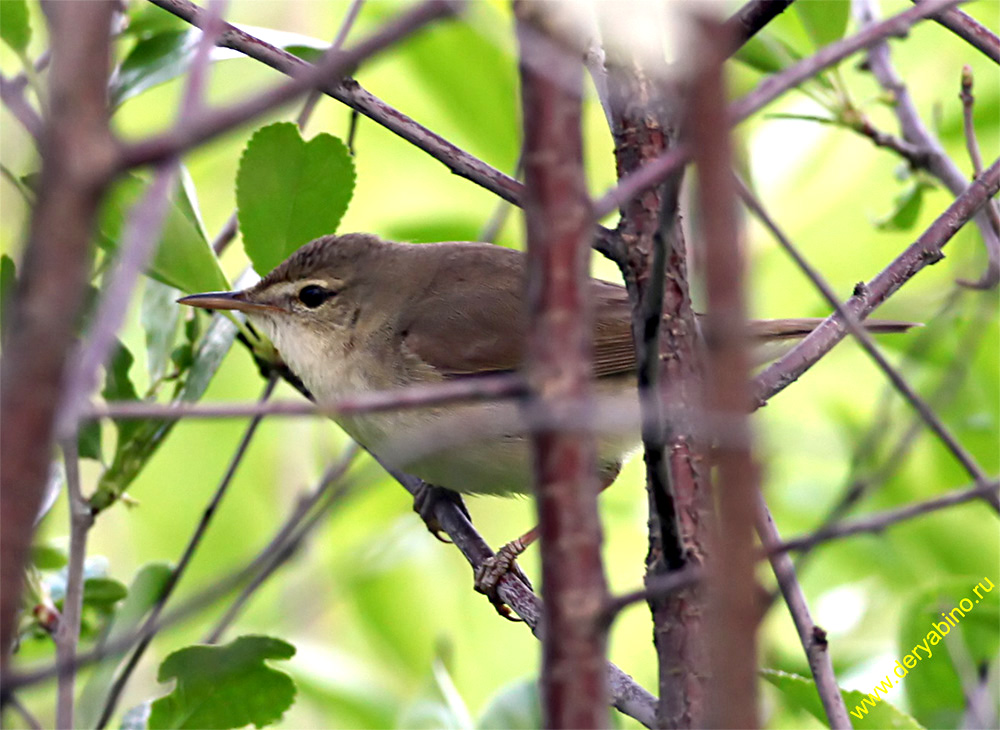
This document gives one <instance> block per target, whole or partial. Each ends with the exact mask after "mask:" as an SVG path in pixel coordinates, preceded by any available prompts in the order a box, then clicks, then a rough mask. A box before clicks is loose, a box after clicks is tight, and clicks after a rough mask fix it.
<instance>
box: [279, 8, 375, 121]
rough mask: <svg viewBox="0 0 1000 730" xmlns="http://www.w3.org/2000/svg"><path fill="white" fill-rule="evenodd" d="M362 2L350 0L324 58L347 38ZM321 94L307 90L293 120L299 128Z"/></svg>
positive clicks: (338, 48) (332, 52) (335, 51)
mask: <svg viewBox="0 0 1000 730" xmlns="http://www.w3.org/2000/svg"><path fill="white" fill-rule="evenodd" d="M364 4H365V0H352V2H351V4H350V6H348V8H347V12H346V13H345V14H344V19H343V21H341V23H340V28H338V29H337V35H336V36H334V38H333V42H332V43H331V44H330V47H329V48H327V49H326V51H324V53H323V58H324V59H325V58H328V57H330V56H332V55H334V54H335V53H337V52H339V51H340V49H341V48H342V47H343V45H344V41H346V40H347V35H348V34H349V33H350V32H351V28H353V27H354V21H356V20H357V19H358V14H359V13H360V12H361V7H362V6H363V5H364ZM322 95H323V92H322V91H320V90H319V89H313V90H312V91H310V92H309V96H307V97H306V101H305V103H304V104H303V105H302V111H300V112H299V116H298V118H297V119H296V120H295V123H296V124H297V125H298V126H299V129H305V128H306V124H307V123H308V122H309V117H311V116H312V113H313V109H315V108H316V104H317V102H319V98H320V97H321V96H322Z"/></svg>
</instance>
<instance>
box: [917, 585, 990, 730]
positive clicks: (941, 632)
mask: <svg viewBox="0 0 1000 730" xmlns="http://www.w3.org/2000/svg"><path fill="white" fill-rule="evenodd" d="M996 582H997V576H996V575H993V576H987V577H982V576H980V577H975V576H971V577H966V578H954V579H949V580H947V581H945V582H943V583H941V584H940V585H936V586H933V587H930V588H927V589H925V590H923V591H921V592H920V593H918V594H916V595H915V596H913V597H912V598H911V599H910V600H909V601H908V603H907V605H906V607H905V609H904V611H903V617H902V620H901V622H900V627H899V655H900V657H901V658H905V656H906V655H912V656H914V660H913V661H915V662H916V666H914V667H912V668H911V669H909V671H908V673H907V674H906V679H905V680H904V681H903V682H902V684H903V688H904V691H905V692H906V697H907V699H908V700H909V702H910V707H911V708H912V710H913V714H914V716H915V717H917V718H918V719H919V720H920V722H922V723H923V724H924V725H926V726H928V727H941V728H944V727H958V726H959V723H960V722H961V720H962V716H963V714H964V712H965V708H966V701H965V696H964V694H963V691H962V682H961V679H960V678H959V675H958V672H957V671H956V669H955V665H954V663H953V661H952V656H953V654H954V653H955V649H954V643H955V642H957V643H958V644H959V645H960V649H959V653H960V654H963V655H965V656H968V657H969V658H970V659H971V660H972V663H973V665H974V666H976V667H980V666H988V665H989V663H990V661H992V660H993V658H994V657H995V656H996V652H997V649H998V642H1000V636H998V633H997V626H998V625H1000V591H998V590H996V585H995V583H996ZM991 584H992V585H994V590H992V591H988V590H986V589H987V587H988V586H990V585H991ZM980 585H981V586H982V587H980ZM975 588H979V595H978V596H977V595H976V593H975V592H974V589H975ZM980 596H981V597H982V598H980ZM963 599H964V600H966V601H968V603H966V604H965V605H966V606H967V607H968V606H971V608H970V609H969V610H968V611H963V610H962V608H961V607H960V606H959V604H960V602H962V601H963ZM956 607H958V612H957V613H955V614H954V618H953V619H952V621H954V623H957V626H951V623H952V622H951V621H948V619H947V618H946V617H944V616H942V615H941V613H942V612H945V613H948V614H950V613H951V612H952V610H953V609H955V608H956ZM963 613H964V614H965V615H964V616H962V615H961V614H963ZM935 633H936V634H937V636H940V637H941V638H940V639H938V638H937V636H934V635H933V634H935ZM935 640H937V641H938V643H937V644H934V643H933V642H934V641H935ZM925 642H926V649H925ZM949 647H952V648H949ZM928 650H929V651H930V652H931V656H930V657H927V656H926V652H927V651H928ZM904 669H906V667H904Z"/></svg>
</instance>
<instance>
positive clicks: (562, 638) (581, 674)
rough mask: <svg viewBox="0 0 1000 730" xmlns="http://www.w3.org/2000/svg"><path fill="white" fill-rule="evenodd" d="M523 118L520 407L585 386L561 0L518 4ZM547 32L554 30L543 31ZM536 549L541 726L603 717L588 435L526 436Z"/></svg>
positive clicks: (580, 214) (580, 245) (599, 583)
mask: <svg viewBox="0 0 1000 730" xmlns="http://www.w3.org/2000/svg"><path fill="white" fill-rule="evenodd" d="M514 9H515V17H516V19H517V37H518V44H519V47H520V54H521V62H520V70H521V101H522V108H523V115H524V116H523V119H524V122H523V126H524V179H525V205H524V207H525V223H526V227H527V263H528V282H527V286H528V300H529V301H528V311H529V312H531V318H530V322H529V330H528V340H527V347H526V352H525V373H526V376H527V378H528V383H529V389H530V395H531V398H530V400H529V402H528V408H529V409H531V410H533V409H538V410H542V411H559V410H560V409H561V408H563V407H564V404H565V403H567V402H570V401H572V400H576V399H581V398H585V397H586V394H587V393H588V391H589V388H590V385H589V383H590V378H591V376H592V371H591V358H590V351H591V349H592V342H591V336H592V335H591V326H590V311H589V310H590V303H589V302H588V301H587V292H588V289H587V276H588V267H589V266H588V265H589V258H590V246H589V243H590V237H591V223H590V221H591V218H590V199H589V197H588V195H587V186H586V179H585V177H584V169H583V133H582V129H581V116H580V115H581V104H582V82H583V66H582V64H581V63H580V60H579V59H577V58H575V57H574V55H573V54H572V53H570V52H569V50H568V49H566V48H563V47H561V46H560V45H559V42H558V40H557V38H558V36H557V35H556V33H557V31H555V30H554V29H553V28H552V27H553V26H557V27H558V26H560V25H562V24H563V23H565V22H566V21H567V20H568V18H567V13H568V11H569V7H568V3H547V4H536V3H531V2H524V1H523V0H522V1H521V2H516V3H515V5H514ZM547 31H548V32H552V36H551V37H550V39H546V37H544V33H545V32H547ZM532 443H533V451H534V467H535V468H534V471H535V484H536V498H537V504H538V519H539V531H540V535H541V548H542V550H541V552H542V595H543V596H544V599H545V604H544V610H543V620H544V623H545V633H544V635H543V636H542V647H543V648H542V677H541V688H542V708H543V716H544V724H545V726H546V727H549V728H599V727H605V726H606V725H607V723H608V714H607V705H608V700H607V695H608V689H607V681H606V670H605V658H604V657H605V652H606V642H607V637H606V627H605V626H604V625H603V624H602V623H601V622H600V621H599V620H598V618H599V614H600V611H601V609H602V608H603V606H604V603H605V600H606V594H607V587H606V584H605V580H604V568H603V564H602V562H601V525H600V519H599V517H598V513H597V492H598V484H597V461H596V453H595V447H594V439H593V436H591V435H589V434H588V433H586V431H582V432H581V431H577V432H573V431H570V430H569V429H566V430H562V429H555V430H548V429H545V430H540V431H537V432H535V433H534V435H533V436H532Z"/></svg>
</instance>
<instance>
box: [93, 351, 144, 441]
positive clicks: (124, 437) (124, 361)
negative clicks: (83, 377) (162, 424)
mask: <svg viewBox="0 0 1000 730" xmlns="http://www.w3.org/2000/svg"><path fill="white" fill-rule="evenodd" d="M133 362H135V358H133V357H132V353H131V352H129V350H128V348H127V347H125V345H123V344H122V343H121V341H116V342H115V348H114V350H113V351H112V353H111V360H110V362H109V363H108V365H107V367H106V368H105V376H104V389H103V390H102V391H101V396H102V397H103V398H104V400H106V401H109V402H111V401H135V400H139V395H138V394H137V393H136V392H135V385H133V384H132V380H131V378H129V370H131V369H132V363H133ZM141 427H142V422H141V421H137V420H133V419H128V418H122V419H115V428H117V429H118V445H117V446H116V449H117V450H121V448H122V447H123V446H124V444H127V443H128V442H129V441H130V440H131V439H132V437H133V436H134V435H135V433H136V432H137V431H138V430H139V429H140V428H141Z"/></svg>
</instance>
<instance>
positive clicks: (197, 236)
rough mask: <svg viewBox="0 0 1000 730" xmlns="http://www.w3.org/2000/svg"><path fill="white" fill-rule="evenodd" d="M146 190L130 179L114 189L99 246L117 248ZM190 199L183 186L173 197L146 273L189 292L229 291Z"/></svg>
mask: <svg viewBox="0 0 1000 730" xmlns="http://www.w3.org/2000/svg"><path fill="white" fill-rule="evenodd" d="M146 187H147V183H146V182H145V181H144V180H142V179H140V178H138V177H135V176H126V177H124V178H122V179H121V180H119V182H118V183H116V184H115V186H114V187H113V188H112V190H111V192H110V193H109V194H108V196H107V198H106V200H105V203H104V207H103V209H102V211H101V218H100V231H101V236H99V237H98V243H99V244H100V245H101V247H102V248H104V249H106V250H114V249H115V248H117V246H118V241H119V240H120V238H121V234H122V230H123V228H124V224H125V220H126V218H127V216H128V215H129V212H130V211H131V209H132V207H133V206H134V205H135V203H136V202H138V200H139V199H140V197H141V196H142V195H143V194H144V193H145V190H146ZM186 196H187V190H186V189H185V187H184V186H182V185H179V186H178V188H177V189H176V190H175V191H174V194H173V195H172V196H171V201H170V205H169V207H168V209H167V215H166V219H165V220H164V223H163V231H162V234H161V236H160V243H159V245H158V246H157V249H156V254H155V255H154V257H153V261H152V263H151V264H150V266H149V269H148V271H147V272H146V273H147V274H148V275H149V276H151V277H153V278H154V279H156V280H157V281H159V282H161V283H163V284H167V285H168V286H172V287H175V288H177V289H180V290H181V291H183V292H187V293H197V292H204V291H218V290H220V289H227V288H229V282H228V280H227V279H226V276H225V274H223V273H222V268H221V267H220V266H219V260H218V259H217V258H216V256H215V254H214V253H213V252H212V248H211V246H210V245H209V243H208V240H207V239H206V238H205V235H204V232H203V230H202V229H201V226H200V223H199V220H198V219H197V216H196V214H195V212H194V211H195V210H196V207H195V206H194V204H193V202H192V201H190V200H186V199H185V198H186Z"/></svg>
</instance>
